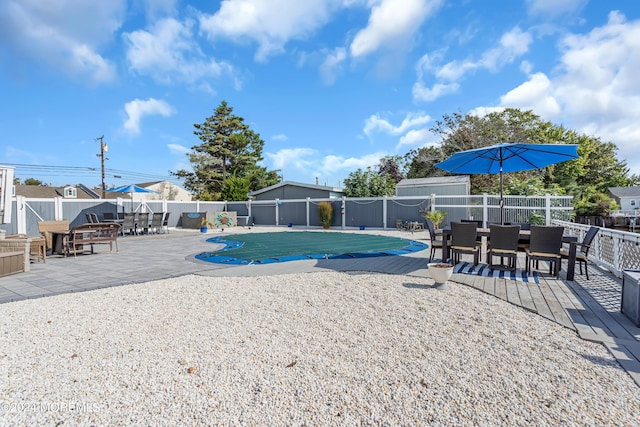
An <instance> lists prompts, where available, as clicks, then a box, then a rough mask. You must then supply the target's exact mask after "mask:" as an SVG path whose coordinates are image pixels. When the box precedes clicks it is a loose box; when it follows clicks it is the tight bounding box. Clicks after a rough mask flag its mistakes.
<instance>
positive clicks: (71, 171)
mask: <svg viewBox="0 0 640 427" xmlns="http://www.w3.org/2000/svg"><path fill="white" fill-rule="evenodd" d="M2 164H4V165H7V166H12V167H15V168H16V171H15V175H16V176H19V175H21V176H24V177H25V178H29V176H26V175H38V176H40V177H41V178H45V177H46V178H47V179H48V178H51V177H69V178H76V177H81V178H84V179H91V178H96V179H98V180H99V179H100V178H101V170H100V168H97V167H88V166H61V165H54V166H47V165H30V164H24V163H4V162H2ZM105 177H106V178H110V179H122V180H124V181H137V182H141V181H145V182H146V181H169V182H171V183H174V184H177V185H182V181H181V179H180V178H179V177H176V176H173V175H158V174H151V173H144V172H134V171H126V170H121V169H110V168H105ZM40 180H41V181H42V180H43V179H40Z"/></svg>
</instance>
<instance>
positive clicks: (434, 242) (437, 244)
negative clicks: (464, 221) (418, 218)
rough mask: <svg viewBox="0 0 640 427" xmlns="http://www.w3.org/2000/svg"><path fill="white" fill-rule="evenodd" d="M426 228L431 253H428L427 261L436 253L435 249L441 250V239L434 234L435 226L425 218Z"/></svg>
mask: <svg viewBox="0 0 640 427" xmlns="http://www.w3.org/2000/svg"><path fill="white" fill-rule="evenodd" d="M426 221H427V228H428V229H429V239H430V240H431V242H430V245H431V253H430V254H429V262H431V260H432V259H433V255H435V253H436V249H440V251H441V252H442V239H438V237H437V234H436V227H435V226H434V225H433V222H431V220H430V219H426ZM443 261H444V260H443Z"/></svg>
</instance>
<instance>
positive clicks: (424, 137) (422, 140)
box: [396, 129, 434, 151]
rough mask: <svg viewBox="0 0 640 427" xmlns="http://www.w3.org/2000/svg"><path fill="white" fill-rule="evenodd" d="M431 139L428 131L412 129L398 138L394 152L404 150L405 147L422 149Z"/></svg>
mask: <svg viewBox="0 0 640 427" xmlns="http://www.w3.org/2000/svg"><path fill="white" fill-rule="evenodd" d="M433 138H434V136H433V134H432V133H431V132H430V131H429V129H412V130H410V131H409V132H407V133H406V135H403V136H402V138H400V141H399V142H398V145H396V151H399V150H401V149H403V150H404V149H406V148H407V147H409V148H412V147H422V146H424V145H426V144H427V143H428V142H430V140H431V139H433Z"/></svg>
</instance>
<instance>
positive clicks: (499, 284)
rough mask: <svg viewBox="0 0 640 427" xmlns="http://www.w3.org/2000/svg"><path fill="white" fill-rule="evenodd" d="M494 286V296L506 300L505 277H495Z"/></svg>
mask: <svg viewBox="0 0 640 427" xmlns="http://www.w3.org/2000/svg"><path fill="white" fill-rule="evenodd" d="M494 286H495V294H494V295H495V296H496V297H498V298H500V299H501V300H504V301H507V286H506V284H505V279H499V278H496V279H495V280H494Z"/></svg>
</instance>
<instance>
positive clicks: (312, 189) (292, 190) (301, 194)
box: [248, 181, 344, 200]
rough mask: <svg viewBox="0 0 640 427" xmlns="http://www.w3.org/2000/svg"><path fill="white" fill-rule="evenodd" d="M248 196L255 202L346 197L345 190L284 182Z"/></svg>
mask: <svg viewBox="0 0 640 427" xmlns="http://www.w3.org/2000/svg"><path fill="white" fill-rule="evenodd" d="M248 196H249V198H251V199H253V200H275V199H282V200H284V199H306V198H307V197H310V198H312V199H324V198H331V199H333V198H335V199H338V198H341V197H342V196H344V190H343V189H342V188H337V187H327V186H324V185H318V184H315V185H314V184H303V183H300V182H294V181H284V182H280V183H278V184H276V185H272V186H270V187H265V188H262V189H260V190H256V191H251V192H250V193H249V194H248Z"/></svg>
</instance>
